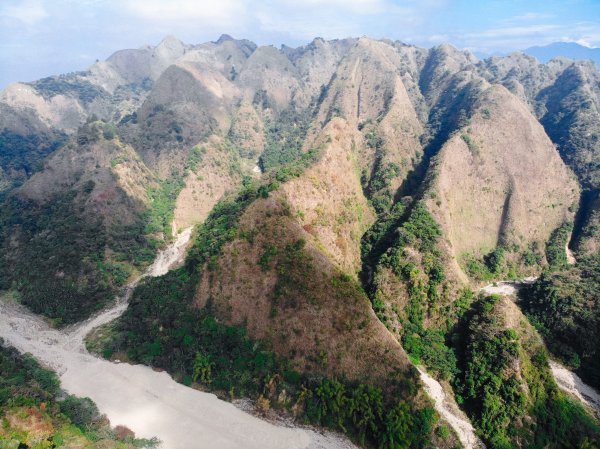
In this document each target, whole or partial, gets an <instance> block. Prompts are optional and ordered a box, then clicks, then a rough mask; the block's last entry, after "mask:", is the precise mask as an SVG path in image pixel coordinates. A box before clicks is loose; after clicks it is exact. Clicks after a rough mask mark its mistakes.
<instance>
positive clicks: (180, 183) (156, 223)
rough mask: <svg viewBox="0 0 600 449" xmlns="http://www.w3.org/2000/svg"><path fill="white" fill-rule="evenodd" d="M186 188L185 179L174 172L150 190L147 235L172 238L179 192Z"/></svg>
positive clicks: (145, 230)
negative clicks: (172, 224)
mask: <svg viewBox="0 0 600 449" xmlns="http://www.w3.org/2000/svg"><path fill="white" fill-rule="evenodd" d="M184 187H185V181H184V180H183V177H182V176H181V175H180V174H179V173H178V172H177V171H173V172H172V173H171V176H170V177H168V178H167V179H164V180H161V181H159V183H158V187H151V188H150V189H148V197H149V198H150V201H151V205H150V209H149V211H148V213H147V217H146V227H145V229H144V233H145V234H156V233H162V236H163V238H164V239H165V240H167V241H168V240H170V239H171V238H172V232H171V222H172V221H173V216H174V212H175V203H176V201H177V197H178V196H179V192H181V190H182V189H183V188H184Z"/></svg>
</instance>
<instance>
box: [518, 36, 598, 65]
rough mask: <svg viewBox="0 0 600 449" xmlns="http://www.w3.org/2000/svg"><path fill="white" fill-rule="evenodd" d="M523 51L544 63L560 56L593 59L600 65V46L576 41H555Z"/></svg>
mask: <svg viewBox="0 0 600 449" xmlns="http://www.w3.org/2000/svg"><path fill="white" fill-rule="evenodd" d="M523 53H525V54H526V55H529V56H533V57H534V58H536V59H537V60H538V61H540V62H543V63H546V62H549V61H550V60H551V59H554V58H559V57H562V58H568V59H574V60H581V59H591V60H592V61H594V63H595V64H596V67H600V48H590V47H585V46H583V45H580V44H577V43H575V42H553V43H551V44H548V45H544V46H541V47H529V48H526V49H525V50H523Z"/></svg>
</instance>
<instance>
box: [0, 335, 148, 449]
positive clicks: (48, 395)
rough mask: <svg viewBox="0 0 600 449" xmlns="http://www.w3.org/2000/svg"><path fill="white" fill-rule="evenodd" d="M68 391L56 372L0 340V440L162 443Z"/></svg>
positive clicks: (111, 448)
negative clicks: (114, 422) (121, 428)
mask: <svg viewBox="0 0 600 449" xmlns="http://www.w3.org/2000/svg"><path fill="white" fill-rule="evenodd" d="M0 343H1V342H0ZM62 397H64V393H62V392H61V389H60V383H59V380H58V378H57V376H56V375H55V374H54V373H53V372H51V371H48V370H46V369H43V368H41V367H40V366H39V365H38V364H37V363H36V362H35V360H34V359H33V358H31V357H30V356H28V355H24V356H23V355H20V354H19V353H18V352H17V351H16V350H15V349H13V348H9V347H6V346H4V344H0V418H2V422H3V425H2V426H1V427H0V441H2V442H3V443H4V445H2V444H0V446H2V447H7V448H13V447H14V448H29V447H31V448H40V449H42V448H53V447H62V444H63V443H65V442H69V443H70V444H74V445H76V446H77V447H86V448H94V449H95V448H98V449H100V448H104V449H133V448H135V447H140V448H141V447H147V448H153V447H156V446H157V445H158V443H159V442H158V440H156V439H152V440H143V439H135V438H133V437H131V436H128V437H121V436H119V434H118V433H117V432H116V431H115V430H113V429H111V428H110V427H109V426H108V425H107V422H106V420H105V418H104V417H103V416H101V415H100V413H99V412H98V409H97V407H96V405H95V404H94V403H93V402H92V401H91V400H90V399H89V398H78V397H75V396H70V395H67V396H66V397H64V399H61V398H62Z"/></svg>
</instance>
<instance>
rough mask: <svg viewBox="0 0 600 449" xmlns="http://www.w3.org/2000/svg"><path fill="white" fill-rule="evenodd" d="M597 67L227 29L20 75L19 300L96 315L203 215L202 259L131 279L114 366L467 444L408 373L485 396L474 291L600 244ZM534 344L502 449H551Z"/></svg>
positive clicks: (519, 359)
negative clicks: (469, 328)
mask: <svg viewBox="0 0 600 449" xmlns="http://www.w3.org/2000/svg"><path fill="white" fill-rule="evenodd" d="M588 65H589V64H588ZM588 65H586V64H585V63H572V62H570V61H566V60H555V61H553V62H551V63H549V64H547V65H542V64H538V63H537V62H536V61H535V60H534V59H533V58H529V57H526V56H524V55H511V56H509V57H507V58H492V59H490V60H488V61H484V62H477V61H476V60H475V59H474V58H473V57H472V56H471V55H470V54H469V53H466V52H461V51H458V50H456V49H454V48H452V47H451V46H448V45H442V46H439V47H435V48H433V49H430V50H425V49H419V48H417V47H413V46H409V45H404V44H402V43H399V42H391V41H387V40H380V41H377V40H373V39H368V38H360V39H344V40H337V41H324V40H322V39H315V40H314V41H313V42H312V43H310V44H308V45H306V46H303V47H299V48H296V49H291V48H289V47H282V48H281V49H277V48H275V47H272V46H263V47H256V45H254V44H253V43H251V42H249V41H245V40H235V39H233V38H231V37H230V36H227V35H223V36H221V38H219V39H218V40H217V41H216V42H209V43H205V44H201V45H197V46H188V45H185V44H182V43H181V42H179V41H177V40H176V39H174V38H167V39H165V40H164V41H163V42H162V43H161V44H160V45H159V46H157V47H156V48H154V47H148V48H142V49H139V50H127V51H124V52H119V53H116V54H115V55H113V56H112V57H111V58H109V60H108V61H106V62H104V63H98V64H96V65H95V66H94V67H92V68H91V69H90V71H88V72H85V73H83V74H72V75H67V76H64V77H55V78H51V79H48V80H41V81H40V82H37V83H32V84H31V85H27V86H25V85H23V86H21V85H15V86H13V88H10V89H9V90H7V91H5V92H4V93H3V97H2V98H3V102H0V107H3V108H4V109H6V110H7V111H17V112H18V116H16V118H6V117H5V118H2V119H0V120H2V122H1V123H2V124H3V125H2V126H4V127H5V128H6V130H7V131H6V132H7V133H11V132H12V133H15V134H18V135H19V136H21V137H20V138H21V139H25V140H26V139H27V138H28V137H27V136H30V135H33V136H37V138H38V140H31V142H30V144H29V143H27V145H29V146H27V145H26V144H24V143H22V142H20V141H18V143H17V144H16V145H13V146H12V147H11V148H16V150H14V149H13V150H10V151H9V152H7V154H9V155H12V154H16V153H18V149H19V148H24V149H25V150H26V151H24V152H23V154H24V156H22V159H21V161H22V162H21V161H19V164H20V166H22V167H23V168H14V169H13V168H12V167H11V166H10V165H9V164H8V162H6V163H4V162H3V164H4V165H2V166H1V168H2V169H3V170H4V179H5V180H6V181H4V185H5V187H4V188H5V190H6V191H7V192H8V191H9V190H10V189H14V187H15V186H18V185H20V184H22V186H21V187H19V188H17V189H16V190H12V193H7V194H6V197H7V199H6V202H5V203H3V208H2V223H1V224H0V229H1V231H2V236H3V237H2V245H3V249H4V253H3V256H2V266H0V271H2V276H3V277H2V281H3V282H2V287H3V288H14V289H17V290H20V291H21V292H22V293H23V294H24V301H25V302H26V303H27V304H29V305H30V306H32V307H33V308H34V310H36V311H41V312H43V313H46V314H48V315H50V316H52V317H55V318H61V319H63V320H66V321H72V320H76V319H78V318H80V317H81V316H84V315H85V314H89V313H90V312H92V311H93V310H95V309H96V308H98V307H100V306H101V305H102V304H103V302H104V301H106V300H107V298H109V297H110V296H111V295H112V293H113V292H114V290H115V289H116V288H117V287H118V285H119V283H122V282H124V281H125V280H126V279H127V277H129V276H131V275H133V274H134V273H135V271H136V270H139V269H140V268H141V267H142V266H143V265H144V264H147V263H148V262H149V261H150V259H151V258H152V254H153V252H154V251H155V250H156V248H158V247H160V246H161V245H164V243H165V242H167V241H169V240H170V239H172V238H173V236H174V235H175V234H176V233H177V232H179V231H181V230H182V229H184V228H188V227H190V226H194V225H198V226H197V228H196V231H195V232H196V234H195V235H196V237H195V239H194V243H193V245H192V247H191V249H190V254H189V257H188V259H187V262H186V264H185V266H184V267H181V268H179V269H177V270H174V271H172V272H169V273H167V274H166V275H165V276H164V277H160V278H157V279H154V280H148V281H146V282H144V283H142V284H141V285H140V287H139V288H137V289H136V291H135V293H134V294H133V297H132V302H131V307H130V309H129V310H128V312H127V313H126V314H125V316H124V317H123V319H122V320H120V321H119V322H118V323H116V324H115V325H114V326H112V327H111V328H110V329H108V330H107V335H108V337H109V338H108V341H107V342H106V344H107V346H106V348H105V349H106V350H107V352H106V354H112V353H113V352H115V351H116V353H117V354H118V357H119V358H120V359H121V360H127V359H130V360H133V361H136V362H144V363H148V364H151V365H153V366H156V367H159V368H162V369H167V370H169V371H170V372H171V373H172V374H173V375H174V376H175V377H176V378H177V379H178V380H180V381H182V382H184V383H186V384H194V385H195V386H197V387H202V388H210V389H213V390H215V391H217V392H219V394H222V395H230V396H231V397H235V396H239V395H249V396H251V397H253V398H255V399H257V401H258V402H257V404H259V406H260V407H262V408H268V407H269V406H273V407H281V408H285V409H287V410H288V411H290V412H291V413H294V414H296V415H299V416H304V417H306V418H307V419H308V420H310V421H311V422H315V423H320V424H325V425H328V426H331V427H337V428H338V429H341V430H343V431H346V430H348V432H349V433H351V434H352V435H354V436H355V437H356V438H357V440H358V441H359V442H360V443H361V444H363V445H366V446H368V445H369V444H370V445H375V446H378V445H380V444H388V445H389V446H390V447H392V445H393V442H397V440H398V439H400V440H401V439H402V438H400V437H399V435H404V437H405V440H406V441H407V443H406V446H410V447H424V446H426V445H427V444H429V441H432V442H433V443H432V444H435V445H436V446H438V447H451V446H452V444H453V442H454V439H453V437H452V436H448V438H447V439H444V438H443V437H442V436H443V435H446V434H447V433H448V432H447V431H446V432H444V431H443V430H439V432H440V434H439V435H437V434H436V435H432V429H433V428H434V427H436V426H437V427H438V428H440V429H441V427H440V426H442V425H443V424H440V423H438V422H437V421H436V420H437V417H436V415H435V414H434V413H433V412H432V411H431V409H430V406H429V403H428V401H427V399H426V398H425V396H424V395H423V392H422V390H421V389H420V388H419V383H418V381H416V375H417V373H416V371H415V370H414V369H413V367H412V365H413V364H419V365H422V366H421V369H427V370H429V372H430V374H432V375H433V376H436V377H437V378H438V379H440V380H441V381H442V382H443V385H444V388H445V389H446V391H447V392H451V391H452V388H453V387H454V388H455V389H456V390H455V391H456V392H463V393H464V390H463V388H466V387H465V385H463V384H462V383H461V382H463V381H464V380H465V379H466V378H467V377H468V373H467V371H466V369H467V366H468V364H469V363H470V361H469V359H468V357H467V356H465V351H466V353H468V350H467V349H468V347H469V345H470V344H471V343H472V344H473V345H475V346H476V341H479V340H481V341H484V340H485V338H486V336H487V334H486V332H482V333H478V332H472V334H473V335H474V337H473V339H472V340H468V338H470V337H468V335H471V334H468V333H465V334H464V335H459V337H461V338H462V337H464V338H465V339H466V340H463V343H464V345H463V346H461V347H459V346H457V345H456V344H455V343H456V341H457V340H456V338H457V337H456V336H455V335H454V332H455V331H456V330H457V329H459V327H460V323H463V322H464V321H465V320H469V319H470V318H471V317H472V315H473V313H476V312H477V310H476V311H475V312H473V310H472V306H473V304H474V303H475V304H479V302H477V300H476V299H475V295H474V294H473V291H472V290H471V288H473V289H474V288H475V287H476V286H477V285H478V284H479V283H480V282H482V281H483V280H486V281H488V282H489V281H490V280H493V279H501V278H503V277H505V276H510V277H517V276H518V275H533V274H539V273H540V272H541V271H542V270H543V269H545V268H550V269H558V268H561V267H564V266H566V264H567V257H566V253H565V247H566V246H567V243H568V241H569V240H570V239H571V237H570V233H571V226H572V225H571V223H573V222H574V228H575V235H574V237H573V239H572V244H573V246H574V247H577V249H578V252H577V253H576V256H577V257H578V258H579V260H582V259H581V257H580V256H581V255H583V253H584V250H585V251H589V252H593V251H596V249H597V244H596V240H595V239H596V238H597V236H596V235H595V233H596V230H595V227H596V225H597V223H596V221H597V219H598V216H597V215H598V214H597V213H596V212H597V210H596V203H597V201H596V200H597V186H596V174H595V171H596V169H597V167H596V165H597V164H596V161H595V158H596V152H597V151H596V150H597V148H596V147H597V142H596V140H597V139H596V137H594V136H595V135H596V134H597V132H596V130H595V128H596V125H597V123H596V122H597V120H596V118H597V117H598V112H597V111H598V102H597V98H598V86H597V84H598V83H597V79H598V74H597V72H596V71H594V70H591V69H590V67H588ZM18 89H25V90H24V91H19V90H18ZM94 114H95V115H96V116H97V117H100V118H102V119H103V121H99V120H96V119H97V117H94ZM0 128H1V126H0ZM69 134H70V135H71V137H70V140H69V142H68V143H67V144H66V145H62V146H61V145H60V143H61V139H67V137H66V135H69ZM5 135H7V136H9V138H11V136H12V134H5ZM40 136H42V137H40ZM41 138H44V139H49V140H48V144H47V146H44V147H40V148H37V142H39V139H41ZM17 140H18V139H17ZM555 145H557V147H555ZM557 150H558V151H557ZM0 154H1V153H0ZM48 154H50V156H49V157H48V158H47V159H45V160H44V161H43V159H44V158H45V157H47V155H48ZM28 155H31V157H29V156H28ZM20 157H21V156H20ZM561 157H562V159H561ZM5 160H6V161H8V160H10V161H13V156H9V157H6V158H5ZM41 161H43V162H41ZM34 164H35V165H36V169H30V167H31V166H32V165H34ZM13 165H15V164H13ZM17 165H18V164H17ZM567 166H569V167H570V168H567ZM570 169H572V170H573V171H574V172H575V175H576V176H577V178H576V177H575V175H573V174H572V172H571V171H570ZM11 170H12V171H11ZM19 170H20V171H19ZM36 170H38V172H37V173H36ZM0 173H2V172H0ZM0 182H2V180H1V179H0ZM580 185H581V186H582V187H583V189H584V193H583V194H582V195H581V198H582V200H580ZM578 201H579V202H580V203H581V205H580V207H579V213H578V214H577V216H575V209H576V204H577V202H578ZM72 217H76V218H77V219H78V222H74V220H73V219H72ZM31 260H33V262H30V263H29V264H28V261H31ZM32 267H33V269H31V268H32ZM57 267H58V268H57ZM585 275H586V276H587V272H586V273H585ZM47 298H49V299H47ZM475 307H476V308H477V307H479V306H477V305H476V306H475ZM494 307H495V306H494ZM508 307H509V306H508V305H507V306H506V307H505V309H506V308H508ZM503 310H504V309H503ZM477 313H478V312H477ZM502 313H504V312H502ZM507 313H508V312H507ZM511 313H512V312H510V313H508V315H511ZM542 313H543V312H542ZM498 314H499V315H501V311H499V312H498ZM513 315H514V314H513ZM511 316H512V315H511ZM500 321H502V320H500ZM500 321H498V323H499V324H498V329H502V332H503V331H504V328H505V327H506V325H507V324H506V323H505V322H504V321H502V322H500ZM505 321H506V320H505ZM519 323H520V322H519ZM511 326H512V325H511ZM515 326H516V325H515ZM519 326H521V325H520V324H519ZM513 327H514V326H513ZM521 327H522V329H521ZM521 327H519V329H520V330H519V332H522V334H523V335H524V336H525V335H526V334H527V335H529V333H530V330H531V329H530V328H529V327H528V326H527V325H523V326H521ZM492 330H493V332H492V334H494V335H496V334H495V332H496V330H497V329H496V328H494V329H492ZM461 332H462V331H461ZM465 332H466V331H465ZM498 332H500V333H501V331H498ZM531 332H533V331H531ZM523 338H524V337H523ZM509 340H511V344H512V340H513V338H512V337H511V338H509ZM536 341H537V340H536ZM209 343H210V344H209ZM532 344H533V343H532ZM533 346H534V348H533V349H531V351H530V352H531V354H530V353H528V352H527V351H529V349H527V348H525V349H523V351H524V352H523V351H521V349H518V348H517V349H515V351H516V352H515V354H517V355H516V356H515V357H512V356H511V357H512V358H510V357H509V359H510V360H508V359H507V360H508V365H507V366H509V368H510V367H513V366H516V365H519V364H521V365H519V366H518V367H517V368H515V370H514V371H515V372H514V373H508V371H507V372H502V373H496V374H498V377H499V378H504V377H506V379H509V378H510V379H513V380H515V379H516V380H515V382H517V383H519V387H518V388H516V387H515V389H513V390H511V391H510V392H509V393H510V395H511V397H510V398H509V399H506V398H503V399H502V400H505V399H506V402H508V403H510V404H509V407H513V405H514V409H511V411H510V413H509V414H508V415H510V416H513V417H514V418H515V420H516V421H517V423H516V424H515V427H510V428H509V427H507V425H506V423H505V421H503V420H504V417H503V418H502V419H500V421H498V423H499V429H500V430H499V433H498V435H496V434H494V435H492V433H493V432H491V430H490V427H489V426H490V424H489V422H488V421H486V419H484V418H483V417H482V416H483V415H482V414H481V413H480V412H481V409H480V408H479V405H477V404H478V402H477V401H478V396H477V394H475V393H473V392H471V393H473V394H471V396H469V401H468V402H469V404H468V406H467V408H468V409H469V411H470V412H471V416H472V417H474V419H475V423H476V425H477V426H478V428H479V431H480V432H481V433H482V435H483V436H484V437H485V438H486V439H487V440H488V441H489V442H492V441H494V443H493V444H495V445H496V446H498V447H502V444H504V443H506V444H513V443H514V444H517V445H521V446H522V447H525V446H524V445H525V443H523V441H527V442H529V441H533V440H535V441H537V440H536V438H537V436H536V435H537V433H536V432H537V430H536V429H537V427H536V425H537V424H532V423H533V422H534V421H536V420H539V421H540V422H541V421H542V418H540V415H539V414H538V412H539V410H537V409H535V404H536V401H537V397H538V396H537V395H538V393H537V392H533V391H526V390H527V389H528V388H530V389H533V388H534V387H535V388H539V389H540V390H544V391H547V393H548V396H552V395H554V390H555V387H554V386H553V384H552V383H551V382H549V381H547V379H546V378H544V379H542V380H540V381H539V382H538V380H539V379H538V380H535V379H534V381H531V382H529V380H528V379H525V378H526V377H527V376H528V375H530V373H527V372H525V371H523V370H525V368H523V367H524V366H525V365H527V366H529V365H531V364H534V365H535V366H536V368H537V369H539V370H540V373H541V374H540V376H542V377H543V376H546V374H547V372H546V371H547V363H546V361H545V359H543V358H541V359H540V360H538V361H535V360H533V359H534V358H535V355H532V354H534V353H535V354H537V352H539V351H538V349H539V348H540V344H539V341H537V343H535V345H533ZM533 346H532V347H533ZM523 347H524V346H523ZM461 348H462V349H461ZM461 351H463V352H461ZM519 351H521V352H519ZM513 352H514V351H513ZM467 355H468V354H467ZM465 357H467V358H465ZM542 359H543V360H542ZM505 374H506V375H507V376H504V375H505ZM509 374H511V375H512V374H514V376H512V377H511V375H509ZM503 376H504V377H503ZM334 379H335V380H334ZM523 379H525V381H524V382H525V383H523V382H521V381H522V380H523ZM511 382H512V380H511ZM513 384H514V385H517V384H516V383H514V382H513V383H511V384H510V385H513ZM526 384H527V385H529V386H526ZM532 385H533V386H532ZM519 388H522V389H523V390H524V391H525V393H523V395H519V394H517V393H518V391H517V390H518V389H519ZM513 393H514V394H513ZM457 399H460V398H457ZM513 399H514V400H515V401H516V402H514V403H513V402H511V401H513ZM361 401H362V402H361ZM519 401H520V402H519ZM523 401H524V402H525V403H526V405H523V404H522V402H523ZM357 404H362V405H360V406H359V405H357ZM540 404H541V405H539V407H541V408H548V409H550V408H552V407H554V405H552V404H554V403H553V402H552V403H551V402H548V400H546V399H543V400H542V402H540ZM346 405H347V406H346ZM484 405H485V404H484ZM362 406H364V409H363V408H361V407H362ZM485 406H487V405H485ZM344 410H346V411H347V412H346V411H344ZM513 412H514V413H513ZM511 413H512V414H511ZM577 413H578V412H577ZM369 414H370V415H369ZM367 415H369V416H371V417H370V418H365V416H367ZM508 415H506V416H508ZM409 416H414V418H409ZM552 416H554V415H552ZM578 416H579V415H578ZM363 418H364V419H363ZM543 419H546V418H543ZM549 419H550V418H549ZM552 419H554V418H552ZM577 419H579V418H577ZM581 419H582V420H584V418H581ZM365 422H368V423H370V424H365ZM494 422H496V421H494ZM545 425H546V424H539V426H542V427H543V426H545ZM394 426H397V428H394ZM402 426H404V427H403V429H404V430H402V429H401V427H402ZM584 427H585V426H584ZM540 428H541V427H540ZM544 428H545V427H544ZM507 429H508V430H507ZM510 429H513V430H514V431H515V432H521V431H523V436H522V439H521V440H519V438H521V437H519V438H517V437H515V436H514V435H513V433H511V432H512V431H513V430H510ZM578 429H579V428H578ZM403 432H404V434H403ZM490 432H491V433H490ZM582 432H583V431H582ZM582 432H579V430H578V431H577V432H575V436H574V437H573V441H576V440H577V438H579V437H581V436H582V435H584V434H585V432H583V433H582ZM586 432H587V431H586ZM417 435H421V437H418V436H417ZM589 435H592V434H591V433H589ZM496 437H498V439H497V440H496V439H495V438H496ZM544 438H545V437H544ZM560 438H564V435H562V434H561V436H560ZM515 441H516V443H515ZM540 441H546V440H544V439H543V438H542V440H540ZM561 441H562V440H561ZM577 442H579V440H577ZM532 444H534V443H532ZM535 444H537V443H535ZM540 444H541V443H540Z"/></svg>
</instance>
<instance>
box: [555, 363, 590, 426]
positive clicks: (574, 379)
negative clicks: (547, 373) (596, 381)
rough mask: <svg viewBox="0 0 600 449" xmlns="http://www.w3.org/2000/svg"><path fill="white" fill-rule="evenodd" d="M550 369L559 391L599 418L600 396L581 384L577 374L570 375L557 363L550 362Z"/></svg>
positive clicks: (569, 372) (570, 373)
mask: <svg viewBox="0 0 600 449" xmlns="http://www.w3.org/2000/svg"><path fill="white" fill-rule="evenodd" d="M550 369H551V370H552V374H553V375H554V379H555V380H556V383H557V384H558V386H559V387H560V388H561V389H563V390H564V391H566V392H567V393H569V394H571V395H572V396H574V397H576V398H577V399H579V401H581V402H582V403H583V404H584V405H586V406H587V407H589V408H591V409H592V410H594V412H595V413H596V416H597V417H598V418H600V394H599V393H598V392H597V391H596V390H594V389H593V388H592V387H590V386H589V385H586V384H585V383H583V381H582V380H581V379H580V378H579V376H578V375H577V374H575V373H572V372H571V371H569V370H568V369H567V368H565V367H564V366H562V365H561V364H560V363H558V362H554V361H552V360H551V361H550Z"/></svg>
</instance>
